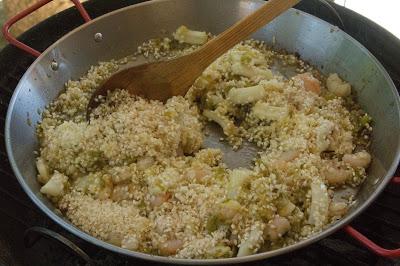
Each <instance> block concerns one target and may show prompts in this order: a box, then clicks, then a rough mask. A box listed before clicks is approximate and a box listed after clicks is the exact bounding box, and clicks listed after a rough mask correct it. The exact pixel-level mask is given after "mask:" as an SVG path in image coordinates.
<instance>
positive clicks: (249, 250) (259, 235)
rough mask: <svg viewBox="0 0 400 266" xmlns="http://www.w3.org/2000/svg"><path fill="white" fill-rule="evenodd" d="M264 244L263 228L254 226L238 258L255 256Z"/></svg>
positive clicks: (243, 243)
mask: <svg viewBox="0 0 400 266" xmlns="http://www.w3.org/2000/svg"><path fill="white" fill-rule="evenodd" d="M263 243H264V238H263V230H262V228H261V226H253V227H252V229H251V231H250V233H249V236H248V237H247V238H246V239H245V240H244V241H242V243H241V244H240V247H239V251H238V254H237V256H238V257H243V256H248V255H252V254H255V253H256V252H257V250H258V249H259V248H260V247H261V245H262V244H263Z"/></svg>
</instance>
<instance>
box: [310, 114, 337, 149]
mask: <svg viewBox="0 0 400 266" xmlns="http://www.w3.org/2000/svg"><path fill="white" fill-rule="evenodd" d="M334 127H335V124H334V123H332V122H331V121H329V120H323V121H322V122H321V123H320V125H319V126H318V127H317V128H316V129H315V133H316V135H317V139H316V143H315V144H316V149H317V152H323V151H326V150H327V149H328V148H329V145H330V141H329V139H328V136H329V135H330V134H331V133H332V131H333V129H334Z"/></svg>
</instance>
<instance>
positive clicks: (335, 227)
mask: <svg viewBox="0 0 400 266" xmlns="http://www.w3.org/2000/svg"><path fill="white" fill-rule="evenodd" d="M168 1H186V0H153V1H146V2H142V3H139V4H135V5H131V6H128V7H124V8H121V9H118V10H115V11H112V12H110V13H107V14H104V15H102V16H100V17H98V18H96V19H93V20H92V21H91V22H89V23H85V24H83V25H81V26H79V27H77V28H76V29H74V30H73V31H71V32H69V33H67V34H66V35H64V36H63V37H62V38H60V39H59V40H57V41H56V42H55V43H53V44H52V45H51V46H49V47H48V48H47V49H46V50H45V51H44V52H43V53H42V54H41V55H40V56H39V57H38V58H37V59H36V60H35V61H34V62H33V63H32V65H31V66H30V67H29V68H28V70H27V71H26V72H25V74H24V75H23V77H22V78H21V80H20V81H19V83H18V85H17V87H16V89H15V90H14V93H13V96H12V98H11V100H10V103H9V106H8V110H7V116H6V121H5V143H6V150H7V155H8V158H9V161H10V164H11V167H12V169H13V172H14V174H15V176H16V177H17V180H18V182H19V183H20V185H21V186H22V188H23V190H24V191H25V193H26V194H27V195H28V196H29V198H30V199H31V200H32V201H33V202H34V203H35V204H36V205H37V206H38V207H39V208H40V209H41V210H42V211H43V212H44V213H45V214H46V215H47V216H48V217H50V218H51V219H52V220H53V221H54V222H56V223H57V224H58V225H60V226H61V227H62V228H64V229H65V230H67V231H68V232H70V233H72V234H74V235H76V236H78V237H80V238H82V239H84V240H86V241H88V242H90V243H91V244H94V245H96V246H99V247H102V248H105V249H107V250H110V251H113V252H116V253H119V254H123V255H126V256H130V257H136V258H139V259H144V260H150V261H155V262H162V263H171V264H191V265H210V264H213V265H216V264H236V263H244V262H250V261H255V260H262V259H266V258H269V257H274V256H277V255H281V254H284V253H287V252H290V251H294V250H297V249H299V248H302V247H305V246H308V245H310V244H312V243H315V242H316V241H318V240H321V239H323V238H325V237H327V236H329V235H330V234H332V233H334V232H336V231H337V230H339V229H341V228H342V227H343V226H345V225H346V224H348V223H350V222H351V221H352V220H353V219H354V218H356V217H357V216H358V215H359V214H360V213H361V212H363V211H364V210H365V209H366V208H367V207H368V206H369V205H370V204H371V203H372V202H373V201H374V200H375V199H376V198H377V197H378V196H379V194H380V193H381V192H382V191H383V190H384V188H385V187H386V185H387V184H388V183H389V182H390V180H391V178H392V175H393V174H394V173H395V171H396V169H397V166H398V163H399V161H400V136H399V137H398V139H399V141H398V145H397V152H396V154H395V159H394V161H393V162H392V164H391V166H390V168H389V169H388V170H387V173H386V175H385V176H383V177H382V181H381V183H380V184H379V185H378V187H377V188H376V189H375V190H374V191H373V192H372V194H371V195H370V196H369V197H368V199H367V200H366V201H364V202H363V203H362V204H361V205H360V206H359V207H358V208H357V209H355V210H354V212H353V213H351V214H349V215H348V216H346V217H344V218H343V219H341V220H339V221H338V222H336V223H334V224H332V225H330V226H329V227H328V228H326V229H324V230H323V231H321V232H320V233H318V234H315V235H313V236H311V237H309V238H307V239H305V240H302V241H300V242H297V243H295V244H293V245H290V246H287V247H284V248H280V249H276V250H272V251H267V252H263V253H257V254H254V255H250V256H246V257H233V258H223V259H177V258H169V257H163V256H156V255H150V254H146V253H142V252H135V251H130V250H127V249H123V248H120V247H117V246H114V245H111V244H109V243H107V242H105V241H103V240H100V239H98V238H95V237H93V236H91V235H89V234H87V233H85V232H84V231H82V230H80V229H79V228H77V227H76V226H75V225H73V224H71V223H69V222H67V221H66V220H65V219H63V218H62V217H60V216H58V215H57V214H56V213H55V212H54V211H52V210H51V209H50V208H49V207H47V206H46V205H45V204H44V203H43V202H42V201H41V200H40V199H39V198H38V197H37V195H36V194H35V193H34V192H33V191H32V190H31V189H30V187H29V186H28V184H27V183H26V182H25V180H24V178H23V176H22V174H21V172H20V170H19V169H18V167H17V164H16V161H15V159H14V154H13V150H12V147H11V142H10V126H11V116H12V108H11V107H13V106H14V105H15V103H16V100H17V97H18V94H19V92H20V91H21V90H22V86H21V83H22V81H23V80H24V79H26V78H27V76H29V74H30V72H31V71H32V70H33V69H34V68H35V66H36V64H37V63H38V62H40V61H41V60H42V59H43V58H44V57H45V56H46V55H47V54H48V53H49V52H50V51H52V50H53V49H54V48H55V47H57V46H58V45H59V44H60V43H62V42H63V41H64V40H65V39H67V38H69V37H70V36H71V35H73V34H75V33H76V32H78V31H80V30H82V29H83V28H86V27H89V26H90V25H92V24H94V23H96V22H97V21H98V20H101V19H104V18H106V17H108V16H114V15H115V14H118V13H119V12H125V11H126V10H128V9H134V8H137V7H140V6H144V5H154V4H157V3H159V2H168ZM246 1H247V2H252V3H263V1H262V0H246ZM290 12H298V13H299V14H301V15H303V16H306V17H312V18H313V19H315V20H318V21H319V22H322V23H324V24H326V25H330V26H332V27H334V26H333V25H332V24H330V23H328V22H326V21H324V20H322V19H319V18H317V17H315V16H313V15H310V14H308V13H306V12H303V11H300V10H297V9H291V10H290ZM339 31H341V33H342V34H344V37H345V38H348V39H350V40H351V41H352V42H353V43H354V44H355V45H357V47H358V48H359V49H360V50H362V51H363V52H364V53H365V55H367V56H369V57H370V58H371V60H373V61H374V63H375V64H376V66H377V67H378V69H379V71H381V74H382V75H383V76H384V78H385V79H386V80H387V81H388V83H389V85H390V89H391V91H392V93H393V94H394V95H396V99H394V101H395V105H396V109H397V112H398V113H399V114H400V98H399V93H398V91H397V89H396V87H395V85H394V83H393V81H392V79H391V78H390V76H389V74H388V73H387V71H386V69H385V68H384V67H383V65H382V64H381V63H380V62H379V61H378V60H377V59H376V58H375V56H374V55H373V54H372V53H371V52H369V51H368V49H366V48H365V47H364V46H363V45H362V44H361V43H359V42H358V41H357V40H355V39H354V38H353V37H351V36H350V35H349V34H347V33H346V32H344V31H342V30H340V29H339Z"/></svg>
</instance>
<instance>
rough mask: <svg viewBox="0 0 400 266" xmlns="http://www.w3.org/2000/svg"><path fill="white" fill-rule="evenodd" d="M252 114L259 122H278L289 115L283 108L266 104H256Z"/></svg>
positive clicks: (285, 108)
mask: <svg viewBox="0 0 400 266" xmlns="http://www.w3.org/2000/svg"><path fill="white" fill-rule="evenodd" d="M252 113H253V115H254V116H255V117H257V118H258V119H260V120H267V121H278V120H281V119H283V118H285V117H287V116H288V115H289V109H288V108H287V107H286V106H285V107H278V106H271V105H269V104H268V103H264V102H257V103H256V104H255V105H254V106H253V108H252Z"/></svg>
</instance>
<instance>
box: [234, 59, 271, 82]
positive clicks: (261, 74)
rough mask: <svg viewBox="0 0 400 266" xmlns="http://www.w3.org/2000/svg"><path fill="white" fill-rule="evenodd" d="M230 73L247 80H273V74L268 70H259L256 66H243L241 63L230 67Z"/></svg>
mask: <svg viewBox="0 0 400 266" xmlns="http://www.w3.org/2000/svg"><path fill="white" fill-rule="evenodd" d="M231 70H232V73H233V74H235V75H240V76H244V77H248V78H255V77H258V78H261V79H266V80H270V79H272V78H273V74H272V72H271V70H269V69H261V68H259V67H256V66H251V65H244V64H241V63H234V64H233V65H232V67H231Z"/></svg>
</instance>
